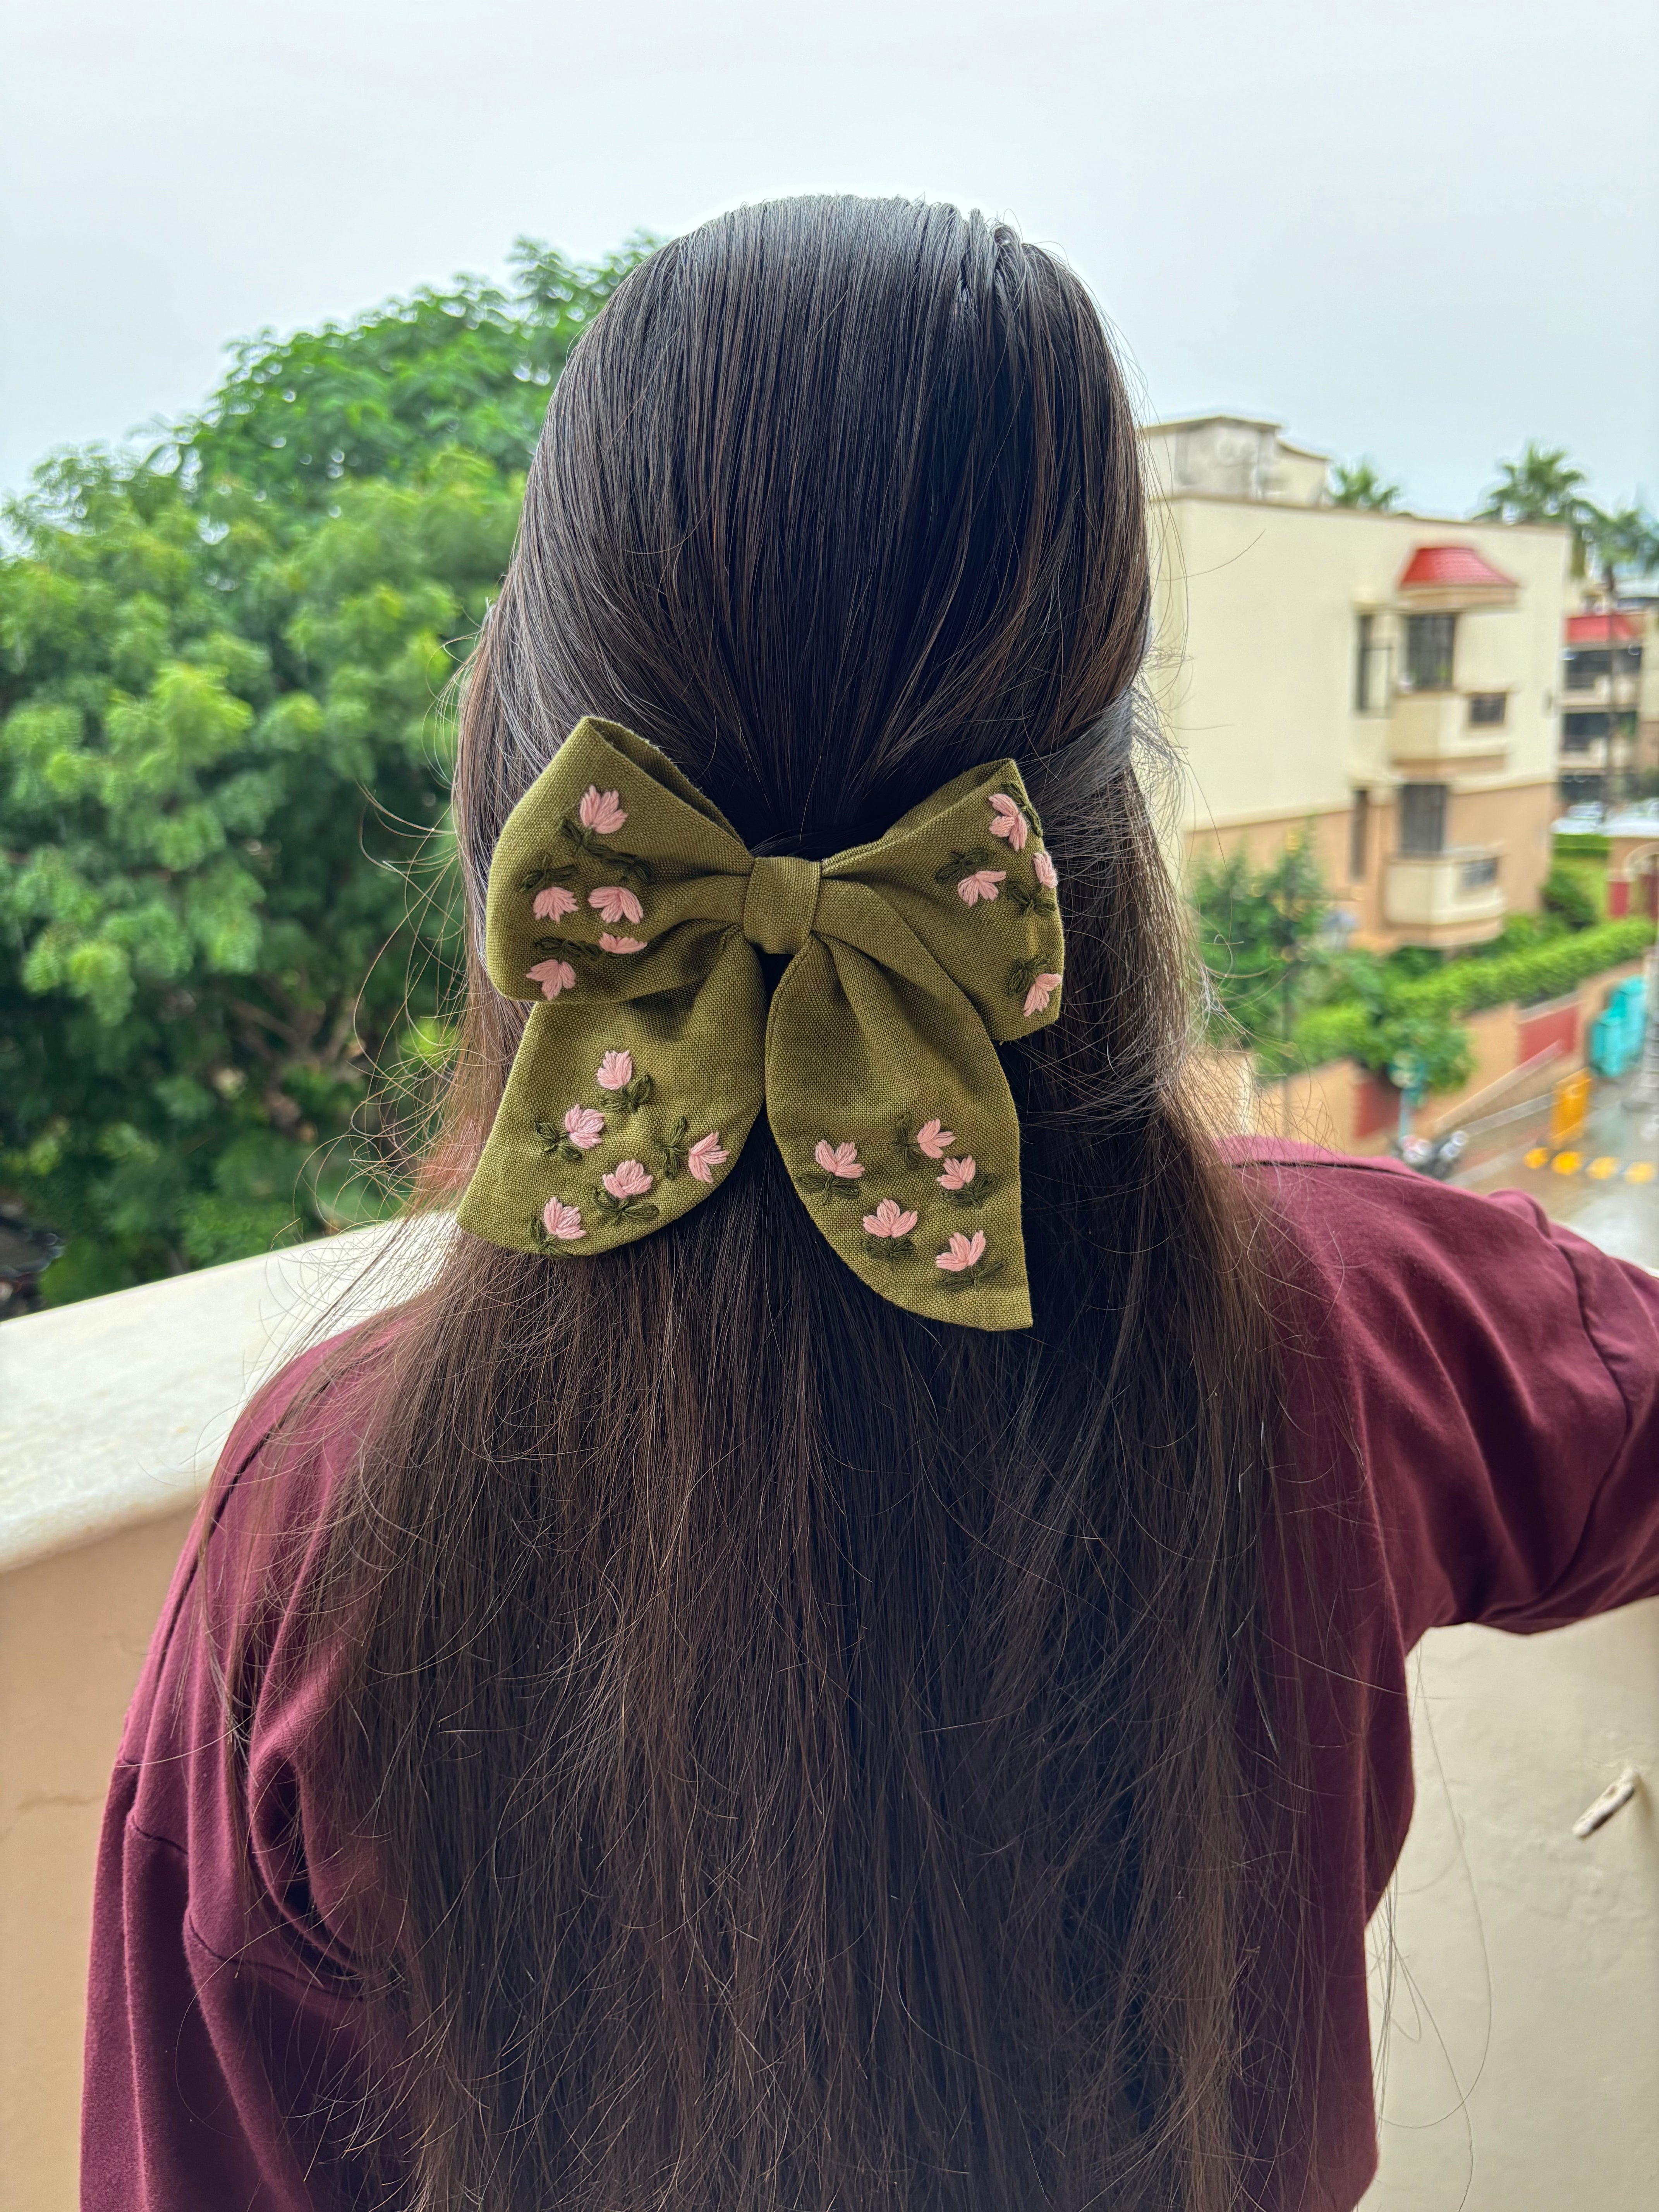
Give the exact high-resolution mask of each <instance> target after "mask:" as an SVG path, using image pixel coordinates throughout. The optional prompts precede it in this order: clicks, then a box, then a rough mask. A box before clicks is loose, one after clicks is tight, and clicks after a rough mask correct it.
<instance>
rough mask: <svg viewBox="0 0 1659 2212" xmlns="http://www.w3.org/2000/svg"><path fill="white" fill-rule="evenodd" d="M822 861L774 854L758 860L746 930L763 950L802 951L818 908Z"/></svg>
mask: <svg viewBox="0 0 1659 2212" xmlns="http://www.w3.org/2000/svg"><path fill="white" fill-rule="evenodd" d="M822 878H823V862H822V861H821V860H796V859H795V858H794V857H793V855H792V854H782V853H779V854H768V855H767V856H766V857H765V858H763V859H762V860H757V861H756V863H755V866H754V868H753V870H752V871H751V872H750V878H749V890H748V892H747V894H746V895H745V896H744V902H743V933H744V936H745V937H746V938H747V939H749V942H750V944H751V945H757V946H758V947H759V949H760V950H761V951H763V952H799V951H800V948H801V946H802V945H805V942H806V940H807V939H808V938H809V937H810V936H811V933H812V924H813V921H815V919H816V918H817V910H818V884H819V883H820V882H821V880H822Z"/></svg>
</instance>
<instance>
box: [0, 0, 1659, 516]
mask: <svg viewBox="0 0 1659 2212" xmlns="http://www.w3.org/2000/svg"><path fill="white" fill-rule="evenodd" d="M0 72H3V75H0V164H3V167H0V226H3V233H0V301H3V303H4V304H3V309H0V313H3V318H4V320H3V356H0V485H3V486H5V487H8V488H15V486H16V485H18V484H19V483H21V481H22V480H23V478H24V477H26V475H27V471H28V469H29V468H30V466H31V465H33V462H34V461H35V460H36V459H39V458H40V456H41V455H42V454H43V453H45V452H46V450H47V449H48V448H49V447H52V446H55V445H58V444H62V443H67V442H73V441H82V440H88V439H94V438H103V439H118V438H120V437H122V436H123V435H127V434H129V433H131V432H132V431H133V430H134V429H135V428H137V427H138V426H140V425H142V424H143V422H146V421H147V420H149V419H151V418H153V417H155V416H165V415H168V414H173V413H176V412H179V411H182V410H185V409H187V408H188V407H190V406H191V405H192V404H194V403H196V402H197V401H198V400H199V399H200V398H202V397H203V396H204V394H205V393H206V392H207V391H208V389H209V388H210V386H211V385H212V383H213V382H214V380H215V378H216V374H217V373H218V368H219V365H220V359H221V354H220V349H221V347H222V344H223V343H224V342H225V341H226V340H227V339H228V338H230V337H233V336H234V335H236V334H238V333H241V332H246V331H252V330H254V329H256V328H258V326H259V325H264V324H273V325H276V326H278V327H279V328H291V327H293V326H295V325H300V324H304V323H310V322H314V321H316V320H317V319H320V318H322V317H324V316H329V315H333V316H346V315H349V314H351V313H354V312H355V311H356V310H357V309H359V308H362V307H368V306H369V305H371V304H373V303H374V301H376V300H378V299H380V298H381V297H383V296H384V295H386V293H388V292H391V291H393V290H398V289H404V288H407V287H409V286H410V285H413V284H415V283H420V282H422V281H424V280H438V281H441V280H442V279H444V278H445V277H447V276H449V275H450V274H451V273H453V271H454V270H457V269H459V268H471V269H475V270H487V271H496V270H499V269H500V268H501V263H502V259H503V257H504V255H505V252H506V250H507V246H508V244H509V242H510V240H511V239H512V238H513V235H514V234H515V233H518V232H523V231H527V232H530V233H531V234H534V235H537V236H540V237H544V238H547V239H550V240H552V241H553V242H554V243H555V244H556V245H559V246H562V247H564V248H565V249H566V250H567V251H568V252H574V253H576V254H579V255H586V254H591V253H594V252H599V251H601V250H603V249H604V248H605V247H606V246H610V245H611V244H614V243H615V242H616V241H617V240H619V239H620V238H622V237H623V234H625V233H627V232H628V231H629V230H630V229H632V228H634V227H635V225H638V224H641V223H643V224H647V225H649V226H651V227H652V228H655V229H657V230H660V231H665V232H667V231H673V230H678V229H680V228H685V227H687V226H688V225H690V224H691V223H693V222H697V221H698V220H700V219H701V218H702V217H703V216H707V215H709V214H712V213H714V212H715V211H716V210H719V209H720V208H723V207H726V206H730V205H732V204H734V203H736V202H738V201H740V200H744V199H756V198H762V197H767V196H768V195H771V194H778V193H784V192H795V191H820V190H832V191H866V192H877V191H880V192H903V193H915V194H924V195H926V196H927V197H934V198H942V199H951V200H955V201H957V202H959V203H961V204H964V205H972V206H978V207H981V208H984V209H986V210H987V211H994V212H998V213H1003V214H1007V215H1010V216H1012V217H1014V218H1015V219H1016V220H1017V221H1018V223H1019V224H1020V226H1021V228H1022V229H1023V230H1024V232H1025V234H1026V235H1027V236H1029V237H1031V238H1035V239H1037V240H1042V242H1044V243H1045V244H1048V245H1054V246H1060V248H1062V249H1063V250H1064V251H1065V252H1066V254H1067V255H1068V256H1069V258H1070V259H1071V260H1072V262H1073V264H1074V265H1075V266H1076V267H1077V268H1078V269H1079V270H1080V271H1081V272H1082V274H1083V275H1084V276H1085V277H1086V278H1087V279H1088V280H1089V282H1090V283H1091V285H1092V286H1093V287H1094V289H1095V290H1096V292H1097V295H1098V296H1099V297H1100V299H1101V301H1103V305H1104V306H1105V307H1106V309H1107V311H1108V313H1109V314H1110V315H1111V316H1112V318H1113V319H1114V321H1115V324H1116V325H1117V326H1118V329H1119V330H1120V331H1121V333H1122V335H1123V337H1124V338H1125V340H1126V342H1127V347H1128V349H1129V351H1130V354H1131V356H1133V362H1135V364H1136V365H1137V368H1138V371H1139V380H1140V384H1141V388H1142V405H1143V409H1144V410H1145V411H1146V412H1147V413H1149V414H1158V415H1174V414H1185V413H1188V412H1193V411H1196V410H1200V409H1205V408H1210V407H1218V406H1219V407H1226V408H1230V409H1236V410H1240V411H1243V412H1246V413H1250V414H1258V415H1265V416H1272V417H1273V418H1275V419H1277V420H1280V421H1282V422H1285V425H1286V427H1287V429H1288V432H1289V435H1291V437H1293V438H1295V439H1297V440H1298V441H1301V442H1304V443H1307V444H1310V445H1313V446H1316V447H1321V448H1322V449H1325V450H1328V451H1331V452H1334V453H1338V454H1340V455H1344V456H1348V457H1353V456H1357V455H1358V454H1360V453H1369V454H1370V455H1372V456H1373V457H1375V459H1376V460H1377V461H1378V462H1379V463H1380V464H1381V465H1383V467H1384V468H1385V469H1386V470H1387V471H1389V473H1390V474H1392V475H1395V476H1397V477H1400V478H1401V479H1402V480H1403V482H1404V483H1405V485H1406V488H1407V493H1408V494H1409V495H1410V496H1411V497H1412V500H1413V503H1414V504H1416V505H1419V506H1421V507H1428V508H1435V507H1439V508H1443V509H1445V510H1447V511H1457V512H1461V511H1463V510H1465V509H1467V508H1468V507H1469V506H1470V505H1471V504H1472V503H1473V502H1474V500H1475V499H1476V497H1477V496H1478V495H1479V493H1480V490H1481V489H1482V488H1483V486H1484V485H1485V484H1486V483H1487V482H1488V481H1489V479H1490V477H1491V476H1492V467H1493V463H1494V461H1495V460H1496V459H1497V458H1498V456H1499V455H1500V454H1509V453H1515V452H1516V451H1518V449H1519V447H1520V446H1521V444H1522V441H1523V440H1524V439H1525V438H1527V437H1528V436H1537V437H1541V438H1543V439H1546V440H1547V441H1551V442H1553V443H1558V444H1563V445H1565V446H1567V447H1569V448H1570V449H1571V452H1572V453H1573V454H1574V455H1575V457H1576V458H1577V459H1578V460H1579V462H1580V464H1581V465H1583V466H1584V467H1585V468H1586V469H1587V470H1588V471H1589V474H1590V476H1591V478H1592V488H1593V489H1594V490H1595V493H1596V495H1598V496H1601V497H1602V498H1603V499H1607V500H1613V499H1623V498H1626V497H1628V496H1629V495H1631V494H1632V492H1633V491H1634V490H1636V489H1638V487H1639V488H1641V489H1644V491H1645V492H1646V494H1647V495H1648V496H1649V497H1650V499H1653V498H1656V497H1659V6H1656V5H1655V4H1654V0H1600V4H1598V5H1597V6H1596V7H1595V9H1593V10H1590V11H1588V12H1585V11H1581V10H1579V9H1575V8H1573V7H1571V5H1570V4H1569V0H1390V4H1389V5H1386V6H1382V5H1376V4H1355V0H1139V4H1137V5H1133V6H1125V5H1121V4H1117V0H1092V4H1091V0H1026V4H1023V5H1022V4H1018V0H1009V4H1005V5H1002V6H991V5H988V4H987V3H986V0H957V4H955V5H951V6H939V5H930V4H926V3H925V0H836V5H834V6H833V7H829V6H822V5H821V6H818V7H817V8H807V7H805V6H802V5H799V4H792V0H679V4H675V5H670V4H667V0H586V4H582V5H574V4H570V3H569V0H543V4H533V0H442V3H441V4H440V0H283V4H282V5H280V6H276V5H272V4H270V0H148V4H146V5H144V6H143V7H135V6H134V5H133V4H132V0H6V20H5V21H4V22H3V25H0Z"/></svg>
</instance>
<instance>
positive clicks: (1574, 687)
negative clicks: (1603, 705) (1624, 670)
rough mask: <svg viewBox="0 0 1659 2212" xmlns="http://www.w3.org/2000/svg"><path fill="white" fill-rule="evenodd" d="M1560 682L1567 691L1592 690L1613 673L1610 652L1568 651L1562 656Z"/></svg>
mask: <svg viewBox="0 0 1659 2212" xmlns="http://www.w3.org/2000/svg"><path fill="white" fill-rule="evenodd" d="M1612 673H1613V655H1612V654H1611V653H1583V652H1579V653H1567V654H1565V656H1564V657H1563V660H1562V674H1561V682H1562V684H1563V686H1564V687H1565V689H1566V690H1569V691H1593V690H1595V687H1596V685H1597V684H1599V683H1601V680H1602V678H1604V677H1607V676H1610V675H1612Z"/></svg>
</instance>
